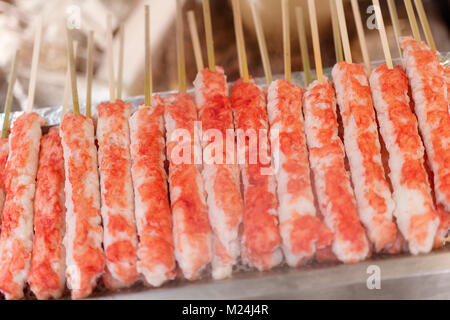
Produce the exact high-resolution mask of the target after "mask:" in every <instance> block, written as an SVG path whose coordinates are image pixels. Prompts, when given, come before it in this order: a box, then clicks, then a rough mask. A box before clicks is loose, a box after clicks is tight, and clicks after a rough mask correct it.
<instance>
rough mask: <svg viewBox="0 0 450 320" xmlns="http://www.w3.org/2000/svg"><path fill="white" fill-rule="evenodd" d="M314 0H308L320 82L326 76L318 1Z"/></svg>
mask: <svg viewBox="0 0 450 320" xmlns="http://www.w3.org/2000/svg"><path fill="white" fill-rule="evenodd" d="M314 1H315V0H308V7H309V20H310V22H311V32H312V38H313V46H314V60H315V62H316V73H317V80H319V82H323V81H324V80H325V78H324V76H323V66H322V56H321V53H320V40H319V27H318V25H317V14H316V3H315V2H314Z"/></svg>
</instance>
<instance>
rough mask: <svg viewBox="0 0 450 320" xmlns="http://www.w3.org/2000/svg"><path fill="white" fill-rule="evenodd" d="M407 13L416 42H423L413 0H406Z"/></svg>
mask: <svg viewBox="0 0 450 320" xmlns="http://www.w3.org/2000/svg"><path fill="white" fill-rule="evenodd" d="M405 7H406V12H407V13H408V19H409V23H410V24H411V29H412V33H413V36H414V39H415V40H416V41H422V37H421V36H420V30H419V25H418V24H417V20H416V14H415V13H414V8H413V6H412V2H411V0H405Z"/></svg>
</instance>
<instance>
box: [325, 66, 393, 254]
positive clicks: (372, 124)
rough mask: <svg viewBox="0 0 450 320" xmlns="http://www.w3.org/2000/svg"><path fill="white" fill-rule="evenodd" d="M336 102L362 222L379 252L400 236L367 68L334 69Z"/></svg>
mask: <svg viewBox="0 0 450 320" xmlns="http://www.w3.org/2000/svg"><path fill="white" fill-rule="evenodd" d="M333 80H334V85H335V87H336V95H337V102H338V104H339V108H340V111H341V116H342V122H343V125H344V145H345V150H346V153H347V157H348V159H349V163H350V169H351V176H352V181H353V185H354V190H355V196H356V201H357V205H358V211H359V215H360V219H361V222H362V223H363V225H364V226H365V227H366V229H367V234H368V237H369V240H370V241H371V243H373V245H374V246H375V250H376V251H377V252H379V251H382V250H383V249H388V248H389V247H391V246H392V245H393V244H394V242H395V239H396V236H397V227H396V225H395V223H394V222H393V211H394V206H395V205H394V201H393V199H392V194H391V191H390V189H389V184H388V183H387V180H386V177H385V173H384V168H383V164H382V160H381V146H380V142H379V139H378V130H377V123H376V120H375V111H374V108H373V101H372V97H371V92H370V87H369V82H368V79H367V76H366V72H365V70H364V67H363V66H361V65H358V64H349V63H346V62H339V63H337V64H336V65H335V67H334V68H333Z"/></svg>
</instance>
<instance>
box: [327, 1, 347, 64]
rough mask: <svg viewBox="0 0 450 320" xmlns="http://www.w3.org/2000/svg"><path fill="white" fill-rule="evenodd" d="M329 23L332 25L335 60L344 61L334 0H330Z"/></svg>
mask: <svg viewBox="0 0 450 320" xmlns="http://www.w3.org/2000/svg"><path fill="white" fill-rule="evenodd" d="M330 9H331V24H332V27H333V40H334V50H335V51H336V61H337V62H341V61H344V52H343V51H342V39H341V31H340V30H339V20H338V15H337V8H336V0H330Z"/></svg>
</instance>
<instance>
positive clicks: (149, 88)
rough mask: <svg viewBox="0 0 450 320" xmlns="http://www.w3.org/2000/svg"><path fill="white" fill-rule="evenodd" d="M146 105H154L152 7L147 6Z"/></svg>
mask: <svg viewBox="0 0 450 320" xmlns="http://www.w3.org/2000/svg"><path fill="white" fill-rule="evenodd" d="M145 105H146V106H151V105H152V53H151V46H150V6H149V5H146V6H145Z"/></svg>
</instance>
